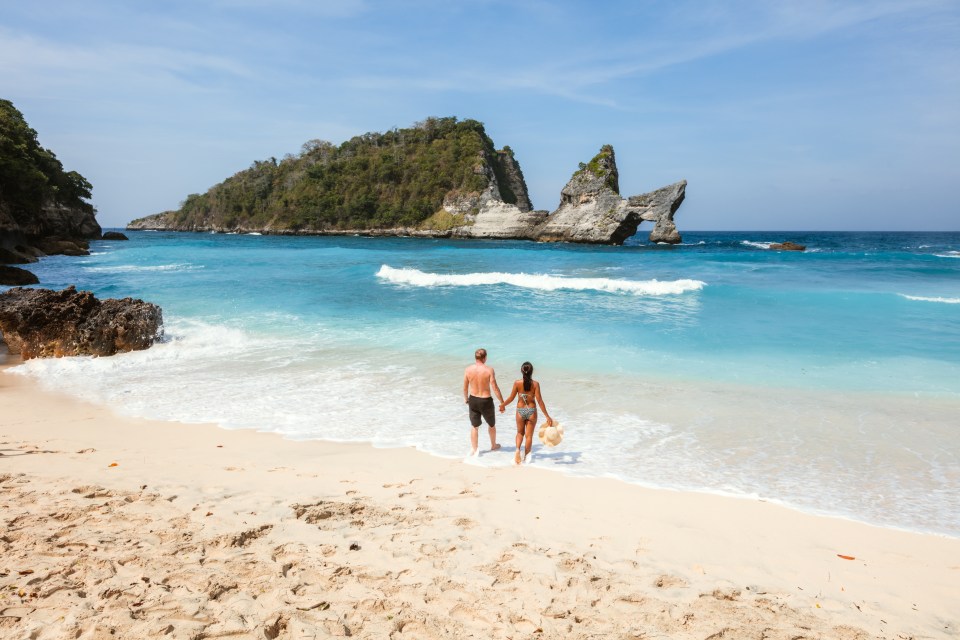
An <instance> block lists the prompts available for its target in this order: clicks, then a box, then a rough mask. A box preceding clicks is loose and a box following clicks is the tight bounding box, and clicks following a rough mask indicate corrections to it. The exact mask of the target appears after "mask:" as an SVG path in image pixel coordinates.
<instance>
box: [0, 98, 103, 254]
mask: <svg viewBox="0 0 960 640" xmlns="http://www.w3.org/2000/svg"><path fill="white" fill-rule="evenodd" d="M91 189H92V187H91V185H90V183H89V182H87V180H86V179H85V178H84V177H83V176H81V175H80V174H79V173H77V172H76V171H65V170H64V168H63V165H62V164H61V163H60V161H59V160H58V159H57V157H56V155H55V154H54V153H53V152H52V151H50V150H49V149H44V148H43V147H42V146H41V145H40V143H39V141H38V140H37V132H36V131H34V130H33V129H31V128H30V126H29V125H28V124H27V122H26V120H25V119H24V117H23V114H22V113H20V111H18V110H17V109H16V107H14V106H13V103H12V102H10V101H9V100H0V263H7V264H9V263H25V262H33V261H35V260H36V258H37V256H38V255H44V254H50V253H64V252H84V251H86V246H85V240H87V239H91V238H99V237H100V232H101V230H100V225H99V224H97V221H96V217H95V212H94V208H93V206H91V205H90V204H89V203H88V202H87V200H88V199H89V198H90V195H91V193H90V191H91Z"/></svg>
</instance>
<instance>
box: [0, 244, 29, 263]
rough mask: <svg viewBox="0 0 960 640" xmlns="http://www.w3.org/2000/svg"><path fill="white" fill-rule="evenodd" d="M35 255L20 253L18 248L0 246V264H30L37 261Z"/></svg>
mask: <svg viewBox="0 0 960 640" xmlns="http://www.w3.org/2000/svg"><path fill="white" fill-rule="evenodd" d="M36 261H37V259H36V258H35V257H33V255H27V254H24V253H20V252H19V251H17V250H16V249H4V248H3V247H0V264H29V263H31V262H36Z"/></svg>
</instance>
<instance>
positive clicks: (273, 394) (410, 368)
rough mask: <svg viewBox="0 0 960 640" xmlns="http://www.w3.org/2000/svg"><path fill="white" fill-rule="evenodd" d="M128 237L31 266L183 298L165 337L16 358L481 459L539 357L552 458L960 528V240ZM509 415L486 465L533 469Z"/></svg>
mask: <svg viewBox="0 0 960 640" xmlns="http://www.w3.org/2000/svg"><path fill="white" fill-rule="evenodd" d="M128 235H129V236H130V241H129V242H105V241H96V242H93V243H92V245H91V251H92V255H90V256H87V257H66V256H53V257H48V258H44V259H43V260H41V261H40V262H39V263H38V264H35V265H31V268H32V270H33V271H34V272H35V273H36V274H37V275H38V276H39V277H40V280H41V283H42V286H45V287H49V288H62V287H65V286H68V285H70V284H75V285H77V287H78V288H80V289H88V290H92V291H93V292H95V293H96V294H97V295H98V296H100V297H126V296H132V297H139V298H143V299H146V300H149V301H151V302H155V303H157V304H159V305H160V306H161V307H162V308H163V312H164V318H165V331H166V335H165V339H164V342H163V343H161V344H159V345H157V346H155V347H153V348H151V349H149V350H147V351H143V352H137V353H129V354H123V355H118V356H115V357H111V358H63V359H50V360H31V361H29V362H27V363H24V364H21V365H19V366H17V367H15V368H14V369H12V370H10V371H12V372H13V373H14V374H22V375H27V376H30V377H32V378H35V379H37V380H38V381H40V382H41V383H42V384H43V385H45V386H47V387H50V388H53V389H58V390H61V391H65V392H67V393H70V394H73V395H76V396H79V397H82V398H85V399H88V400H91V401H94V402H97V403H102V404H105V405H107V406H109V407H110V408H112V409H113V410H115V411H117V412H119V413H121V414H126V415H131V416H143V417H147V418H154V419H160V420H171V421H180V422H186V423H202V422H213V423H217V424H219V425H221V426H222V427H224V428H227V429H257V430H261V431H272V432H277V433H280V434H283V435H284V436H285V437H287V438H291V439H298V440H310V439H322V440H332V441H353V442H367V443H371V444H373V445H374V446H378V447H416V448H417V449H420V450H422V451H424V452H426V453H428V454H432V455H436V456H444V457H450V458H465V456H466V454H467V452H468V449H469V440H468V437H469V427H468V420H467V414H466V407H465V405H464V404H463V399H462V395H461V388H462V376H463V369H464V367H465V366H467V365H469V364H470V363H471V362H472V359H473V352H474V350H475V349H476V348H477V347H485V348H486V349H487V350H488V351H489V353H490V357H489V363H490V364H491V365H492V366H494V367H495V369H496V371H497V378H498V380H499V382H500V386H501V388H502V389H504V390H507V389H509V387H510V384H511V383H512V381H513V380H514V379H516V378H518V377H519V368H520V364H521V363H522V362H523V361H525V360H529V361H531V362H532V363H533V364H534V366H535V373H534V377H535V378H537V379H538V380H540V382H541V384H542V387H543V392H544V399H545V401H546V403H547V407H548V409H549V410H550V413H551V414H552V415H553V416H554V417H555V418H557V419H558V420H559V421H560V422H561V423H562V424H563V425H564V428H565V429H566V438H565V440H564V442H563V443H562V444H561V445H560V446H559V447H557V448H555V449H546V448H542V447H540V445H539V443H538V442H536V440H535V446H534V457H533V462H532V464H533V465H534V466H536V467H542V468H546V469H549V470H552V471H555V472H557V473H565V474H570V475H576V476H602V477H611V478H617V479H620V480H622V481H625V482H631V483H637V484H640V485H644V486H649V487H660V488H667V489H677V490H690V491H702V492H710V493H718V494H723V495H730V496H737V497H742V498H748V499H763V500H768V501H771V502H778V503H782V504H784V505H787V506H789V507H791V508H795V509H799V510H802V511H807V512H813V513H818V514H825V515H832V516H837V517H845V518H851V519H855V520H859V521H863V522H868V523H871V524H875V525H879V526H884V527H895V528H902V529H908V530H914V531H922V532H929V533H936V534H941V535H948V536H954V537H958V536H960V233H825V232H819V233H787V234H785V233H765V232H723V233H719V232H702V233H695V232H686V233H685V234H684V244H682V245H679V246H661V245H649V244H646V243H640V242H639V241H637V240H631V241H629V242H628V244H627V246H622V247H603V246H580V245H569V244H536V243H529V242H509V241H502V242H501V241H457V240H431V239H415V238H368V237H286V236H257V235H227V234H209V233H207V234H199V233H164V232H128ZM785 239H789V240H792V241H795V242H799V243H803V244H806V245H807V247H808V250H807V251H806V252H804V253H794V252H777V251H771V250H769V249H768V247H769V244H770V243H771V242H777V241H782V240H785ZM0 358H2V356H0ZM498 427H499V439H500V441H501V442H502V443H503V444H504V445H505V446H504V449H503V450H501V451H498V452H493V453H486V454H484V455H481V456H480V457H479V458H477V459H470V460H465V463H468V464H479V465H484V466H490V467H508V466H510V465H511V464H512V460H513V440H514V432H515V423H514V419H513V415H512V413H511V412H508V413H507V414H506V415H503V416H500V419H499V421H498ZM483 431H485V430H482V433H481V444H484V443H485V442H487V440H486V434H485V432H483ZM518 482H522V476H518ZM621 508H630V505H621ZM635 508H642V505H639V504H638V505H636V506H635Z"/></svg>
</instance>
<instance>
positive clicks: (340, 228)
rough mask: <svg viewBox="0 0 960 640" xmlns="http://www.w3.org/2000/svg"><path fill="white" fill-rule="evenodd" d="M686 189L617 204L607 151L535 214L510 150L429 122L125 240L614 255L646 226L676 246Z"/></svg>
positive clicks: (199, 199)
mask: <svg viewBox="0 0 960 640" xmlns="http://www.w3.org/2000/svg"><path fill="white" fill-rule="evenodd" d="M686 185H687V182H686V180H681V181H679V182H676V183H674V184H671V185H668V186H665V187H662V188H660V189H657V190H656V191H652V192H650V193H645V194H640V195H634V196H629V197H627V198H624V197H622V196H621V195H620V181H619V172H618V170H617V165H616V158H615V155H614V151H613V147H611V146H609V145H605V146H604V147H602V148H601V149H600V152H599V153H598V154H597V155H596V156H595V157H594V158H593V159H591V160H590V161H589V162H587V163H581V164H580V167H579V168H578V169H577V171H575V172H574V174H573V175H572V177H571V178H570V180H569V181H568V182H567V184H566V186H564V188H563V189H562V190H561V195H560V205H559V207H558V208H557V209H556V210H555V211H553V212H549V211H544V210H536V211H535V210H533V208H532V205H531V202H530V197H529V193H528V191H527V185H526V182H525V181H524V178H523V172H522V171H521V169H520V164H519V162H518V161H517V159H516V157H515V156H514V153H513V151H512V150H511V149H510V148H509V147H504V148H503V149H501V150H497V149H495V148H494V146H493V143H492V141H491V140H490V138H489V137H488V136H487V135H486V133H485V131H484V129H483V125H482V124H481V123H479V122H476V121H473V120H465V121H462V122H458V121H457V120H456V118H443V119H439V120H438V119H428V120H426V121H424V122H423V123H418V124H417V125H415V127H414V128H412V129H403V130H399V131H396V130H395V131H391V132H388V133H386V134H365V135H364V136H358V137H357V138H354V139H352V140H350V141H348V142H345V143H343V145H341V146H340V147H334V146H333V145H331V144H330V143H321V142H319V141H313V142H312V143H308V144H307V145H304V150H303V153H302V154H301V155H300V156H299V157H293V156H289V157H287V158H285V159H284V160H283V161H281V162H279V163H278V162H277V161H276V160H275V159H271V161H268V162H256V163H254V165H253V166H251V167H250V169H247V170H245V171H241V172H239V173H237V174H236V175H234V176H232V177H231V178H228V179H227V180H225V181H224V182H222V183H220V184H218V185H215V186H214V187H212V188H211V189H210V190H209V191H207V193H205V194H202V195H201V194H193V195H191V196H188V197H187V199H186V200H185V201H184V203H183V205H182V206H181V208H180V209H178V210H175V211H166V212H163V213H159V214H154V215H151V216H147V217H144V218H139V219H137V220H134V221H132V222H130V223H129V224H128V225H127V229H134V230H157V231H160V230H169V231H205V232H209V231H213V232H219V233H262V234H278V235H371V236H421V237H433V238H437V237H439V238H480V239H517V240H534V241H539V242H580V243H591V244H614V245H616V244H623V242H624V241H625V240H626V239H627V238H629V237H631V236H633V235H634V234H636V233H637V228H638V226H639V225H640V224H641V223H642V222H644V221H649V222H652V223H653V229H652V231H651V233H650V236H649V238H650V241H651V242H659V243H669V244H676V243H679V242H680V241H681V236H680V233H679V232H678V231H677V228H676V225H675V223H674V214H675V213H676V211H677V209H678V208H679V207H680V204H681V203H682V202H683V199H684V196H685V191H686Z"/></svg>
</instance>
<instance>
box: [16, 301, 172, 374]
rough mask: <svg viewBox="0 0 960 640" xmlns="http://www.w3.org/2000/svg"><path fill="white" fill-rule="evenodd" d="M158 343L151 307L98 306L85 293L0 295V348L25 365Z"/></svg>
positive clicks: (158, 317)
mask: <svg viewBox="0 0 960 640" xmlns="http://www.w3.org/2000/svg"><path fill="white" fill-rule="evenodd" d="M162 337H163V313H162V312H161V310H160V307H158V306H157V305H155V304H151V303H149V302H144V301H143V300H137V299H134V298H123V299H122V300H117V299H112V298H111V299H107V300H99V299H97V298H96V297H95V296H94V295H93V294H92V293H91V292H89V291H77V290H76V288H74V287H67V288H66V289H64V290H62V291H51V290H49V289H21V288H19V287H17V288H14V289H9V290H8V291H5V292H3V293H0V342H5V343H6V345H7V348H8V349H9V350H10V352H11V353H15V354H19V355H20V356H21V357H22V358H23V359H24V360H29V359H31V358H43V357H62V356H77V355H93V356H110V355H113V354H115V353H120V352H124V351H139V350H141V349H146V348H148V347H149V346H151V345H152V344H153V343H154V342H156V341H157V340H159V339H161V338H162Z"/></svg>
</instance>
